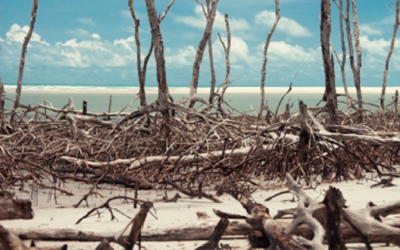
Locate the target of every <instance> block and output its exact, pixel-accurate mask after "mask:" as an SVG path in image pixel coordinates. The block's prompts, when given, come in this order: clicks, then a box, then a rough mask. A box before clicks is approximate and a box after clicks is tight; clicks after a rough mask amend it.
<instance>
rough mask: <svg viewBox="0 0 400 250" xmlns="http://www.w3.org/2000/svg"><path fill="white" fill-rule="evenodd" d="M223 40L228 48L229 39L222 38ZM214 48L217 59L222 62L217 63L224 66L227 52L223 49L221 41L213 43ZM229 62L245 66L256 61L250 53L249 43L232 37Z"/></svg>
mask: <svg viewBox="0 0 400 250" xmlns="http://www.w3.org/2000/svg"><path fill="white" fill-rule="evenodd" d="M222 40H223V41H224V43H225V46H227V39H226V37H224V38H222ZM213 48H214V54H215V56H214V57H215V58H216V59H217V60H218V61H220V62H218V61H216V63H222V64H224V61H225V51H224V49H223V47H222V44H221V42H220V40H219V39H216V40H215V41H214V43H213ZM229 57H230V58H229V60H230V62H231V64H238V63H239V64H243V63H248V64H251V63H252V62H253V60H254V59H255V58H254V57H252V56H251V55H250V53H249V46H248V45H247V43H246V42H245V41H244V40H243V39H242V38H240V37H237V36H232V37H231V49H230V55H229Z"/></svg>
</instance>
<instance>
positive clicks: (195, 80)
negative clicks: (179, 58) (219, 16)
mask: <svg viewBox="0 0 400 250" xmlns="http://www.w3.org/2000/svg"><path fill="white" fill-rule="evenodd" d="M218 1H219V0H212V4H211V7H210V11H209V12H208V14H207V24H206V27H205V29H204V32H203V37H202V39H201V41H200V43H199V46H198V48H197V52H196V57H195V60H194V63H193V71H192V80H191V82H190V104H189V107H190V108H192V107H193V106H194V103H195V101H196V100H199V98H197V86H198V84H199V73H200V65H201V61H202V60H203V54H204V49H205V48H206V45H207V42H208V40H209V38H210V36H211V33H212V27H213V24H214V19H215V16H216V13H217V5H218ZM200 101H201V100H200ZM203 102H204V101H203Z"/></svg>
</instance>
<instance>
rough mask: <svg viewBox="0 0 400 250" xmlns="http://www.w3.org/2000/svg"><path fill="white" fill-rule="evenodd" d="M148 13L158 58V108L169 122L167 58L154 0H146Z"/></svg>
mask: <svg viewBox="0 0 400 250" xmlns="http://www.w3.org/2000/svg"><path fill="white" fill-rule="evenodd" d="M146 6H147V13H148V16H149V22H150V27H151V35H152V41H153V44H154V48H155V50H154V52H155V58H156V69H157V82H158V98H157V101H156V103H157V106H158V110H159V111H160V112H161V113H162V114H163V116H164V124H166V123H168V120H169V113H168V97H169V91H168V84H167V76H166V73H165V59H164V44H163V40H162V34H161V30H160V25H159V19H158V17H157V11H156V7H155V5H154V0H146Z"/></svg>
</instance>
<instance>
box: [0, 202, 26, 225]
mask: <svg viewBox="0 0 400 250" xmlns="http://www.w3.org/2000/svg"><path fill="white" fill-rule="evenodd" d="M32 218H33V211H32V203H31V201H29V200H14V199H12V198H11V197H5V198H1V199H0V220H17V219H24V220H28V219H32Z"/></svg>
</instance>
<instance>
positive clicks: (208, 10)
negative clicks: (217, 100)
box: [196, 0, 217, 104]
mask: <svg viewBox="0 0 400 250" xmlns="http://www.w3.org/2000/svg"><path fill="white" fill-rule="evenodd" d="M196 2H197V3H198V4H199V5H200V6H201V8H202V9H203V13H204V16H205V17H206V20H208V18H209V17H210V16H209V15H210V12H211V8H210V0H206V7H207V11H206V8H205V7H204V5H203V4H202V3H201V2H200V1H199V0H196ZM208 57H209V59H210V72H211V87H210V96H209V98H208V102H209V103H210V104H211V103H212V102H213V100H214V94H215V84H216V82H217V80H216V78H215V67H214V55H213V46H212V33H211V34H210V36H209V37H208Z"/></svg>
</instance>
